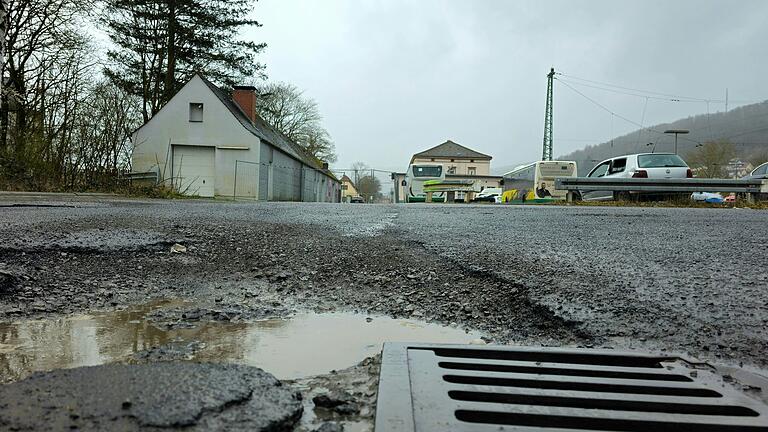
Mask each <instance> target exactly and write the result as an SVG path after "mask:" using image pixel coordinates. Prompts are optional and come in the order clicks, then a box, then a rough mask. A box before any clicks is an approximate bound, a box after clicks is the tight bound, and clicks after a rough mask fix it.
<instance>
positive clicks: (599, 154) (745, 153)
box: [555, 101, 768, 175]
mask: <svg viewBox="0 0 768 432" xmlns="http://www.w3.org/2000/svg"><path fill="white" fill-rule="evenodd" d="M668 129H687V130H689V131H690V133H689V134H687V135H680V137H679V139H678V153H679V154H680V155H682V156H683V158H685V156H686V154H689V153H690V152H692V151H693V150H694V149H695V148H696V145H697V144H698V143H707V142H717V141H728V142H730V143H731V144H733V146H734V148H735V151H736V156H737V157H738V158H742V159H746V160H750V161H752V160H753V159H755V160H758V159H764V158H768V101H764V102H761V103H757V104H752V105H744V106H742V107H739V108H735V109H732V110H730V111H728V112H718V113H714V114H709V115H707V114H701V115H697V116H693V117H688V118H685V119H680V120H677V121H674V122H672V123H662V124H657V125H654V126H650V127H648V128H644V129H642V130H636V131H634V132H631V133H629V134H626V135H624V136H620V137H617V138H615V139H613V140H611V141H608V142H604V143H601V144H596V145H590V146H587V147H585V148H584V149H582V150H577V151H575V152H572V153H568V154H565V155H561V156H558V157H557V158H556V159H558V160H574V161H576V162H577V163H578V167H579V175H586V174H587V173H588V172H589V170H590V169H592V167H594V166H595V164H596V163H597V162H599V161H601V160H604V159H608V158H610V157H614V156H621V155H624V154H632V153H645V152H650V151H651V149H652V148H653V147H652V146H649V145H647V144H648V143H650V142H652V143H655V144H656V150H655V151H656V152H672V151H674V142H675V138H674V136H673V135H665V134H663V132H664V131H665V130H668ZM555 145H557V136H555Z"/></svg>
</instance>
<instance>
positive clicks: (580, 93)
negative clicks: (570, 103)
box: [557, 79, 701, 144]
mask: <svg viewBox="0 0 768 432" xmlns="http://www.w3.org/2000/svg"><path fill="white" fill-rule="evenodd" d="M557 80H558V81H559V82H560V83H562V84H563V85H564V86H566V87H568V88H569V89H571V90H573V91H574V92H576V93H577V94H579V95H580V96H581V97H583V98H585V99H587V100H588V101H590V102H592V103H593V104H595V105H597V106H598V107H600V108H601V109H603V110H605V111H606V112H608V113H610V114H611V115H614V116H616V117H618V118H620V119H622V120H624V121H626V122H627V123H631V124H633V125H635V126H637V127H639V128H641V129H645V130H648V131H650V132H654V133H656V134H659V135H661V136H664V132H661V131H658V130H655V129H651V128H643V125H642V124H641V123H638V122H636V121H634V120H630V119H628V118H627V117H624V116H623V115H621V114H618V113H616V112H614V111H612V110H611V109H609V108H608V107H606V106H605V105H603V104H601V103H600V102H598V101H596V100H594V99H592V98H591V97H589V96H587V95H585V94H584V93H582V92H580V91H579V90H577V89H575V88H573V86H571V85H570V84H568V83H567V82H565V81H563V80H561V79H557ZM680 139H683V140H686V141H690V142H692V143H696V144H701V143H700V142H698V141H696V140H692V139H690V138H685V137H681V138H680Z"/></svg>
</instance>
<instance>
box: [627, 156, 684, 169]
mask: <svg viewBox="0 0 768 432" xmlns="http://www.w3.org/2000/svg"><path fill="white" fill-rule="evenodd" d="M637 166H638V167H640V168H672V167H687V166H688V165H686V163H685V162H684V161H683V160H682V159H680V156H678V155H676V154H644V155H640V156H638V157H637Z"/></svg>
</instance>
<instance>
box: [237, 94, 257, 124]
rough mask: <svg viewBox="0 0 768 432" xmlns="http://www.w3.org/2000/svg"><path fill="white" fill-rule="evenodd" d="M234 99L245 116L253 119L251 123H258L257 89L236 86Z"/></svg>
mask: <svg viewBox="0 0 768 432" xmlns="http://www.w3.org/2000/svg"><path fill="white" fill-rule="evenodd" d="M232 99H234V101H235V103H236V104H237V105H238V106H240V109H241V110H243V112H244V113H245V115H246V116H248V118H249V119H251V123H253V122H255V121H256V87H254V86H234V88H233V89H232Z"/></svg>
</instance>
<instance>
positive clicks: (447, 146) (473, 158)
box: [392, 140, 501, 202]
mask: <svg viewBox="0 0 768 432" xmlns="http://www.w3.org/2000/svg"><path fill="white" fill-rule="evenodd" d="M491 159H493V157H491V156H489V155H487V154H483V153H480V152H479V151H476V150H472V149H471V148H468V147H464V146H463V145H461V144H458V143H456V142H453V141H451V140H447V141H445V142H444V143H442V144H439V145H437V146H435V147H432V148H430V149H427V150H424V151H422V152H419V153H416V154H414V155H413V156H412V157H411V162H410V164H411V165H413V164H420V163H426V164H440V165H442V166H443V170H444V172H445V178H446V180H472V181H473V185H474V189H475V191H476V192H480V191H482V190H483V189H485V188H489V187H493V188H495V187H500V186H501V176H493V175H491ZM404 180H405V173H393V174H392V181H393V183H394V184H393V187H394V191H393V197H392V200H393V201H394V202H405V201H406V197H407V196H408V190H407V189H406V186H404V185H403V183H404ZM451 196H454V197H455V199H456V200H458V201H461V200H463V199H464V193H463V192H457V193H456V194H455V195H453V194H451ZM449 198H450V197H449Z"/></svg>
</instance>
